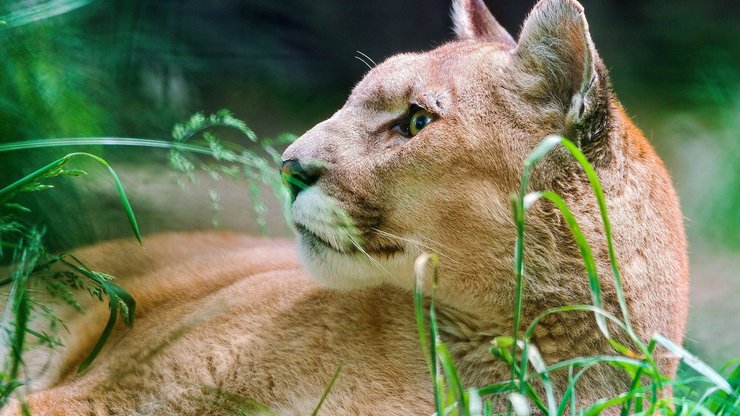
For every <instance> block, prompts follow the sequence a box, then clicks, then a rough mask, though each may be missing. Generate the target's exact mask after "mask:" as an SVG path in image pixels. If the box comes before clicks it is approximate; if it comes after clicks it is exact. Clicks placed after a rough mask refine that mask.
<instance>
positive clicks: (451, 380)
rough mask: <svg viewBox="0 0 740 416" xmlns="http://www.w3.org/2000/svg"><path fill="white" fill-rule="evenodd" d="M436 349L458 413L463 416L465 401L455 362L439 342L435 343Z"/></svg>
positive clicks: (465, 407)
mask: <svg viewBox="0 0 740 416" xmlns="http://www.w3.org/2000/svg"><path fill="white" fill-rule="evenodd" d="M436 351H437V355H438V356H439V361H440V363H441V364H442V368H443V369H444V371H445V375H447V384H448V385H449V388H450V390H451V391H452V392H453V394H454V397H455V400H456V401H457V408H458V411H459V414H460V415H461V416H465V415H467V414H468V409H467V403H466V402H465V390H464V389H463V386H462V383H461V382H460V377H459V376H458V374H457V370H455V364H454V362H453V361H452V356H451V355H450V351H449V350H448V349H447V346H445V344H443V343H441V342H440V343H438V344H437V350H436Z"/></svg>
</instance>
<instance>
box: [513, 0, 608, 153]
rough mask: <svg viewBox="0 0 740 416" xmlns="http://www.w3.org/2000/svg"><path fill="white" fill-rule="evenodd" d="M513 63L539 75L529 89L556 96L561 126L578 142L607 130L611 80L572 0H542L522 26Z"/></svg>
mask: <svg viewBox="0 0 740 416" xmlns="http://www.w3.org/2000/svg"><path fill="white" fill-rule="evenodd" d="M516 56H517V63H518V65H519V67H520V69H521V70H522V71H524V72H525V73H528V74H531V75H533V76H534V79H536V80H537V81H536V82H534V83H532V84H531V85H530V86H529V89H530V91H529V93H530V94H531V95H533V96H540V97H543V98H545V99H553V98H554V99H555V100H556V104H557V105H559V106H560V107H561V108H562V110H563V113H564V114H565V131H564V132H562V133H563V134H566V135H567V136H568V137H569V138H570V139H571V140H575V141H577V142H578V143H581V144H582V145H586V144H587V143H590V142H595V141H597V140H599V139H600V138H602V136H604V135H605V134H606V131H607V130H608V114H609V106H610V100H611V86H610V84H609V79H608V75H607V72H606V69H605V68H604V65H603V64H602V62H601V59H600V58H599V55H598V53H597V52H596V48H595V47H594V44H593V41H592V40H591V34H590V33H589V30H588V22H587V21H586V17H585V15H584V12H583V6H581V5H580V4H579V3H578V2H577V1H575V0H541V1H540V2H539V3H537V5H536V6H535V7H534V8H533V9H532V11H531V12H530V14H529V16H528V17H527V20H526V21H525V22H524V26H523V27H522V33H521V35H520V37H519V44H518V45H517V51H516Z"/></svg>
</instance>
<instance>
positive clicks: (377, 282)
mask: <svg viewBox="0 0 740 416" xmlns="http://www.w3.org/2000/svg"><path fill="white" fill-rule="evenodd" d="M484 7H485V6H483V3H482V2H480V1H474V0H469V1H465V0H460V1H458V2H456V6H455V19H456V23H455V27H456V28H458V33H459V34H460V35H461V38H463V39H464V40H461V41H457V42H452V43H449V44H446V45H443V46H440V47H439V48H437V49H435V50H433V51H430V52H427V53H421V54H403V55H397V56H394V57H392V58H390V59H388V60H387V61H386V62H384V63H383V64H381V65H379V66H378V67H376V68H374V69H373V70H371V71H370V72H369V73H368V74H367V76H366V77H365V78H364V79H363V80H362V81H361V82H360V83H359V84H358V85H357V86H356V88H355V89H354V91H353V92H352V94H351V96H350V97H349V99H348V100H347V103H346V104H345V106H344V107H343V108H341V109H340V110H339V111H338V112H337V113H336V114H334V115H333V116H332V117H331V118H330V119H328V120H326V121H324V122H322V123H320V124H319V125H317V126H316V127H314V128H313V129H311V130H310V131H308V132H307V133H306V134H304V135H303V136H302V137H301V138H300V139H298V140H297V141H296V142H295V143H294V144H293V145H291V146H290V148H288V149H287V150H286V152H285V154H284V155H283V158H284V159H285V160H292V161H296V163H300V164H301V165H302V166H304V167H305V169H306V170H307V171H310V172H311V174H312V175H314V176H315V178H317V180H316V182H315V183H314V184H313V185H312V186H310V187H308V188H307V189H305V190H303V191H301V192H300V193H298V195H297V198H296V199H295V202H294V205H293V217H294V220H295V222H296V223H297V224H298V225H299V230H301V233H300V236H299V240H300V244H299V250H298V253H296V252H294V250H293V248H292V244H291V243H290V242H285V241H274V240H261V239H256V238H249V237H243V236H237V235H231V234H217V233H202V234H169V235H160V236H151V237H148V238H147V239H146V240H145V242H146V249H145V250H141V249H138V247H136V246H135V245H134V244H133V243H131V242H124V241H117V242H109V243H104V244H100V245H97V246H93V247H90V248H86V249H82V250H80V251H79V253H78V255H79V256H80V257H81V258H84V259H85V260H86V261H87V262H88V263H89V264H90V266H91V267H93V268H95V269H99V270H102V271H106V272H108V273H111V274H113V275H117V276H119V277H120V280H119V282H120V284H121V285H122V286H124V287H125V288H127V289H128V290H130V291H131V292H132V294H133V295H134V297H135V298H136V299H137V301H138V304H139V308H138V310H137V321H136V325H135V326H134V328H133V329H132V330H128V329H124V328H121V329H120V330H118V331H117V332H115V334H114V337H113V338H112V339H111V340H110V341H109V343H108V345H107V346H106V347H105V349H104V350H103V352H102V353H101V355H100V357H99V358H98V359H97V361H96V362H95V363H94V364H93V366H92V367H91V368H90V369H89V371H87V372H86V373H84V374H83V375H80V376H77V375H75V373H74V372H75V368H76V365H78V364H79V362H80V361H81V359H82V358H83V357H84V355H85V354H86V352H87V351H89V349H90V347H91V346H92V344H93V343H94V342H95V339H96V336H97V335H98V334H99V331H100V330H101V328H102V326H103V325H104V321H105V319H106V315H107V314H106V307H105V305H101V304H91V306H90V308H89V311H88V313H87V314H86V315H85V317H83V318H79V319H76V320H72V321H70V332H71V335H70V336H69V337H68V339H67V340H66V347H65V348H64V349H63V350H62V351H61V352H62V354H60V355H56V356H54V357H53V358H51V364H49V365H48V368H47V372H46V373H45V375H44V376H42V377H41V378H40V379H38V381H36V382H35V384H33V389H32V390H34V391H35V392H32V393H31V394H30V395H29V396H28V397H27V398H28V401H29V403H30V407H31V410H32V412H34V414H38V415H46V414H58V415H67V414H90V413H94V414H129V413H135V412H138V413H142V414H193V415H200V414H219V413H222V412H223V410H219V408H218V406H214V404H218V402H219V401H224V400H226V399H225V396H226V394H227V393H228V394H238V395H240V396H243V397H245V398H250V399H253V400H256V401H258V402H260V403H263V404H265V405H267V406H269V407H270V408H272V409H274V410H275V411H276V412H278V413H279V414H286V415H291V414H296V415H297V414H307V413H309V412H310V411H311V409H312V408H313V407H314V406H315V405H316V403H318V401H319V398H320V397H321V394H322V392H323V390H324V388H325V386H326V384H327V383H328V382H329V380H330V378H331V376H332V374H333V373H334V371H335V370H336V369H337V368H338V367H339V366H341V367H342V372H341V375H340V377H339V379H338V381H337V383H336V385H335V386H334V389H333V391H332V393H331V394H330V395H329V398H328V399H327V402H326V403H325V405H324V408H323V410H322V414H336V415H356V414H382V415H406V414H431V413H432V412H433V409H432V393H431V381H430V380H429V377H428V372H427V368H426V366H425V363H424V360H423V355H422V350H421V347H420V346H419V345H418V340H417V338H416V328H415V322H414V315H413V307H412V302H411V294H410V289H411V288H412V286H413V263H414V259H415V258H416V257H417V256H418V255H419V254H421V253H422V252H425V251H432V252H436V253H439V255H440V260H441V276H440V282H439V287H438V288H437V290H436V299H437V302H438V304H439V308H440V318H439V319H440V329H441V334H440V335H441V337H442V340H443V341H444V342H446V343H447V345H448V346H449V348H450V351H451V352H452V354H453V356H454V359H455V361H456V364H457V366H458V368H459V371H460V373H461V375H462V378H463V382H464V384H465V385H466V386H481V385H484V384H487V383H493V382H497V381H503V380H505V379H506V378H507V377H508V376H509V370H508V369H507V368H506V366H505V365H503V364H502V363H500V362H498V361H496V360H495V359H493V357H492V356H491V355H490V354H489V353H488V348H489V347H490V341H491V340H492V339H493V337H495V336H497V335H507V334H511V333H512V329H513V328H512V313H513V308H514V285H515V280H514V273H513V270H512V263H513V259H512V253H513V246H514V239H515V228H514V224H513V221H512V219H511V214H510V203H509V195H510V194H511V193H512V192H515V191H516V190H517V189H518V186H519V181H520V175H521V166H522V161H523V160H524V158H525V157H526V156H527V154H528V153H529V152H530V151H531V150H532V149H533V148H534V146H536V144H537V143H538V142H539V141H540V140H541V139H542V138H543V137H545V136H547V135H549V134H568V136H569V137H571V138H573V139H574V140H576V141H577V142H578V143H579V145H580V146H581V148H582V149H583V151H584V152H585V153H586V155H587V156H588V157H589V158H590V159H591V161H592V163H593V164H594V165H595V167H596V168H597V170H598V173H599V176H600V178H601V180H602V184H603V187H604V192H605V194H606V196H607V199H608V209H609V214H610V216H611V219H612V226H613V230H614V242H615V246H616V250H617V255H618V257H619V259H620V261H621V271H622V278H623V280H624V285H625V293H626V297H627V302H628V304H629V308H630V313H631V316H632V321H633V324H634V327H635V330H636V332H637V334H638V335H639V336H640V337H642V338H643V339H645V340H646V339H648V338H650V337H651V336H652V335H653V334H654V333H656V332H659V333H661V334H663V335H665V336H667V337H669V338H670V339H672V340H674V341H675V342H681V340H682V337H683V332H684V324H685V320H686V313H687V286H688V283H687V262H686V245H685V239H684V235H683V225H682V220H681V214H680V211H679V208H678V201H677V198H676V195H675V192H674V191H673V188H672V186H671V183H670V179H669V177H668V174H667V173H666V171H665V168H664V167H663V164H662V162H661V161H660V159H658V157H657V156H656V155H655V153H654V151H653V150H652V148H651V147H650V145H649V144H648V143H647V141H646V140H645V138H644V137H643V135H642V133H641V132H640V131H639V130H638V129H637V128H636V127H635V126H634V125H633V124H632V122H631V121H630V119H629V117H627V116H626V115H625V113H624V111H623V109H622V108H621V106H620V104H619V103H618V102H617V100H616V99H615V98H614V97H613V95H612V94H611V91H610V87H609V83H608V75H607V74H606V70H605V69H604V66H603V64H602V63H601V61H600V59H599V57H598V55H597V53H596V49H595V48H594V47H593V43H592V42H591V39H590V36H589V34H588V26H587V24H586V21H585V19H584V17H583V9H582V8H581V6H580V5H579V4H577V3H576V2H575V1H571V0H543V1H542V2H540V4H538V5H537V6H536V7H535V9H534V10H533V12H532V14H531V15H530V17H529V18H528V20H527V22H525V24H524V27H523V32H522V34H521V35H520V37H519V43H517V44H516V45H515V44H514V43H513V42H509V41H507V40H506V37H505V36H503V34H502V33H501V30H503V29H502V28H501V27H500V26H498V24H497V23H495V20H493V17H492V16H490V13H489V12H488V10H486V9H485V8H484ZM481 16H482V17H481ZM493 24H495V27H494V26H490V25H493ZM476 25H478V26H476ZM479 25H489V26H486V27H480V26H479ZM491 34H498V36H493V37H492V36H491ZM410 104H416V105H419V106H421V107H424V108H425V109H426V110H427V111H429V112H430V113H432V114H434V116H435V120H434V121H433V122H432V123H431V124H429V125H428V126H427V127H425V128H424V129H423V130H421V132H419V134H418V135H416V136H414V137H412V138H406V137H403V136H402V135H401V134H399V133H398V132H397V131H395V130H394V129H393V127H394V125H395V124H396V122H397V120H398V119H399V118H400V117H402V116H403V114H404V113H405V112H406V111H407V109H408V108H409V105H410ZM530 189H531V190H544V189H553V190H555V191H558V192H559V193H561V194H562V195H563V196H564V198H565V199H566V200H567V202H568V204H569V205H570V208H571V210H572V211H573V212H574V213H575V215H576V217H577V218H578V220H579V222H580V224H581V226H582V228H583V231H584V233H585V234H586V237H587V239H588V240H589V242H590V243H591V244H592V247H593V250H594V254H595V256H596V257H597V263H598V264H597V265H598V268H599V272H600V276H601V283H602V286H603V289H604V296H605V301H606V304H607V308H609V309H610V310H612V311H614V312H617V309H616V308H617V306H616V295H615V290H614V284H613V281H612V275H611V271H610V268H609V263H608V257H607V251H606V243H605V239H604V237H603V225H602V223H601V220H600V217H599V214H598V208H597V205H596V201H595V199H594V197H593V196H592V193H591V191H590V187H589V185H588V181H587V179H586V177H585V175H584V174H583V172H582V170H581V168H580V167H579V166H578V165H577V164H576V163H575V162H574V161H573V160H572V159H571V158H570V157H569V156H568V155H567V154H566V153H565V152H564V151H562V149H561V150H559V151H555V152H554V153H553V154H552V155H550V156H548V157H547V158H546V159H545V160H543V162H542V163H541V164H540V165H538V167H537V168H536V169H535V171H534V174H533V179H532V184H531V188H530ZM322 241H323V242H322ZM357 246H359V247H361V248H362V250H360V249H358V248H357ZM298 257H300V258H301V259H302V261H303V264H304V265H305V267H306V269H307V270H308V271H309V274H311V277H313V278H314V280H317V281H319V282H320V283H322V284H323V285H319V284H317V283H314V282H313V281H312V280H309V278H308V275H307V273H306V272H305V271H304V269H303V267H301V265H300V264H299V262H298V260H297V258H298ZM525 262H526V269H525V285H524V301H525V303H524V319H523V325H527V324H528V323H529V322H531V320H532V318H533V317H534V316H536V315H537V314H539V313H540V312H542V311H543V310H545V309H547V308H549V307H554V306H561V305H568V304H584V303H589V302H590V295H589V289H588V283H587V279H586V276H585V272H584V268H583V265H582V262H581V260H580V255H579V252H578V248H577V246H576V245H575V243H574V241H573V238H572V237H571V236H570V234H569V232H568V230H567V228H566V226H565V224H564V221H563V219H562V217H561V216H560V214H558V213H557V211H556V209H555V208H554V207H552V206H551V205H549V204H548V203H545V202H538V203H537V204H536V205H535V206H534V207H532V208H530V210H529V211H528V216H527V237H526V249H525ZM427 283H428V282H427ZM327 286H328V287H327ZM425 288H426V290H427V293H429V292H428V289H429V287H428V285H427V286H425ZM533 341H534V343H535V344H536V345H537V346H538V347H539V349H540V350H541V352H542V355H543V357H544V360H545V361H546V362H547V363H556V362H558V361H561V360H563V359H567V358H571V357H575V356H586V355H594V354H604V353H610V352H611V350H610V347H609V346H608V344H607V343H606V341H605V340H604V339H603V337H602V336H601V335H600V333H599V332H598V331H597V330H596V327H595V324H594V319H593V316H592V315H591V314H586V313H569V314H560V315H556V316H553V317H551V318H548V319H546V320H545V321H544V322H543V323H542V325H541V326H540V328H539V329H538V331H537V332H536V336H535V339H534V340H533ZM57 352H59V351H57ZM34 354H36V355H34V357H35V358H34V360H33V361H34V362H42V361H43V360H42V358H43V356H42V355H41V354H40V353H37V352H34ZM676 364H677V363H676V361H675V360H672V359H668V357H667V358H666V359H665V360H663V361H662V365H663V368H664V370H665V372H666V373H667V374H668V375H672V374H673V373H674V372H675V368H676ZM31 375H34V374H31ZM564 377H565V375H564V374H562V373H556V374H554V375H553V378H554V379H555V380H556V383H557V382H560V383H562V381H563V379H564ZM626 382H627V380H626V378H625V376H624V375H623V374H622V373H620V372H619V371H618V370H616V369H613V368H611V367H608V366H601V367H596V368H594V369H592V370H589V372H587V373H586V375H585V376H584V378H583V379H582V380H581V382H580V385H579V388H578V392H579V393H578V404H579V406H584V405H587V404H590V403H593V402H594V401H595V400H597V399H599V398H604V397H614V396H615V395H617V394H619V393H620V392H622V391H624V389H625V384H626ZM560 385H561V386H562V384H560ZM556 393H559V391H558V392H556ZM14 411H15V410H14V409H13V408H8V409H6V411H5V412H4V413H2V414H13V412H14Z"/></svg>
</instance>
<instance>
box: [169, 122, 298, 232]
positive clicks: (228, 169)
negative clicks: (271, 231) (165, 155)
mask: <svg viewBox="0 0 740 416" xmlns="http://www.w3.org/2000/svg"><path fill="white" fill-rule="evenodd" d="M219 127H221V128H224V127H225V128H228V129H233V130H236V131H237V132H239V133H241V134H242V135H243V136H245V137H246V138H248V139H249V140H250V142H252V143H254V144H255V145H257V146H258V147H259V150H260V151H261V153H262V155H261V154H258V153H257V152H256V151H255V150H253V149H250V148H247V147H244V146H239V145H236V144H234V143H223V142H221V141H220V140H218V139H217V138H216V136H214V135H213V134H212V133H210V132H209V131H207V130H210V129H214V128H219ZM199 135H200V136H202V142H201V143H196V145H199V146H202V147H207V148H208V150H209V151H210V156H211V157H212V159H213V162H209V163H205V162H199V161H198V160H196V159H195V158H194V157H193V156H192V153H191V152H189V151H188V150H190V148H184V147H181V146H179V145H182V144H185V143H187V142H190V141H192V140H194V139H196V138H197V137H198V136H199ZM172 139H173V141H174V144H175V145H174V146H172V147H171V149H170V153H169V162H170V167H171V168H172V169H173V170H174V171H176V172H180V173H181V174H183V175H185V177H186V178H187V179H188V180H189V181H190V182H191V183H195V182H196V176H195V171H196V169H198V168H199V169H201V170H202V171H203V172H206V173H207V174H208V175H209V176H210V177H211V178H213V179H215V180H219V179H221V177H222V175H223V176H227V177H230V178H232V179H236V178H238V177H240V176H242V177H243V178H245V179H246V180H247V190H248V192H249V195H250V197H251V198H252V204H253V205H252V206H253V209H254V213H255V214H256V222H257V224H258V225H259V227H260V230H261V231H262V232H263V233H264V234H266V233H267V228H266V225H267V220H266V215H267V206H266V205H265V202H264V196H263V195H262V189H261V188H260V185H266V186H267V187H269V189H271V190H272V192H273V194H274V195H275V196H277V197H278V198H279V199H280V200H281V201H283V206H284V208H287V204H288V200H287V198H286V193H285V189H284V187H283V184H282V182H281V180H280V177H279V176H278V175H276V174H275V166H277V165H278V164H279V162H280V153H279V152H278V151H277V150H275V148H274V147H273V145H284V144H288V143H290V142H292V141H293V140H295V136H293V135H290V134H282V135H280V136H278V137H277V138H276V139H274V140H270V139H263V140H258V139H257V135H256V134H255V133H254V132H253V131H252V130H251V129H250V128H249V127H248V126H247V125H246V123H244V122H243V121H241V120H239V119H236V118H235V117H233V115H232V114H231V112H230V111H228V110H220V111H218V112H216V113H215V114H210V115H207V116H206V115H204V114H202V113H197V114H195V115H193V116H192V117H191V118H190V119H189V120H188V121H186V122H185V123H182V124H177V125H175V127H174V128H173V129H172ZM263 155H264V156H263ZM180 183H181V184H182V185H183V186H184V184H183V183H182V182H180ZM210 196H211V201H212V206H213V207H214V211H216V212H218V211H219V203H218V201H219V200H220V198H219V196H218V194H217V193H216V192H215V191H213V190H212V191H211V193H210ZM284 212H286V213H287V209H284ZM216 224H217V221H215V220H214V225H216Z"/></svg>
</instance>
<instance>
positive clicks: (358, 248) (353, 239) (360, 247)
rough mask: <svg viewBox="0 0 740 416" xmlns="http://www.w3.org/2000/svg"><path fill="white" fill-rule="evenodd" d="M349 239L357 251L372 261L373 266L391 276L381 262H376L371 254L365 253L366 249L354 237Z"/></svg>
mask: <svg viewBox="0 0 740 416" xmlns="http://www.w3.org/2000/svg"><path fill="white" fill-rule="evenodd" d="M349 239H350V241H351V242H352V245H353V246H355V248H356V249H357V251H359V252H360V253H362V254H364V255H365V256H366V257H367V258H368V259H370V261H371V262H372V263H373V265H375V266H376V267H378V268H379V269H381V270H383V271H384V272H385V273H387V274H389V275H390V272H388V270H387V269H386V268H385V267H383V265H382V264H380V262H379V261H377V260H375V259H374V258H373V256H371V255H370V254H368V252H367V251H365V249H363V248H362V246H361V245H360V243H359V242H358V241H357V240H355V238H354V237H352V236H350V237H349Z"/></svg>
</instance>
